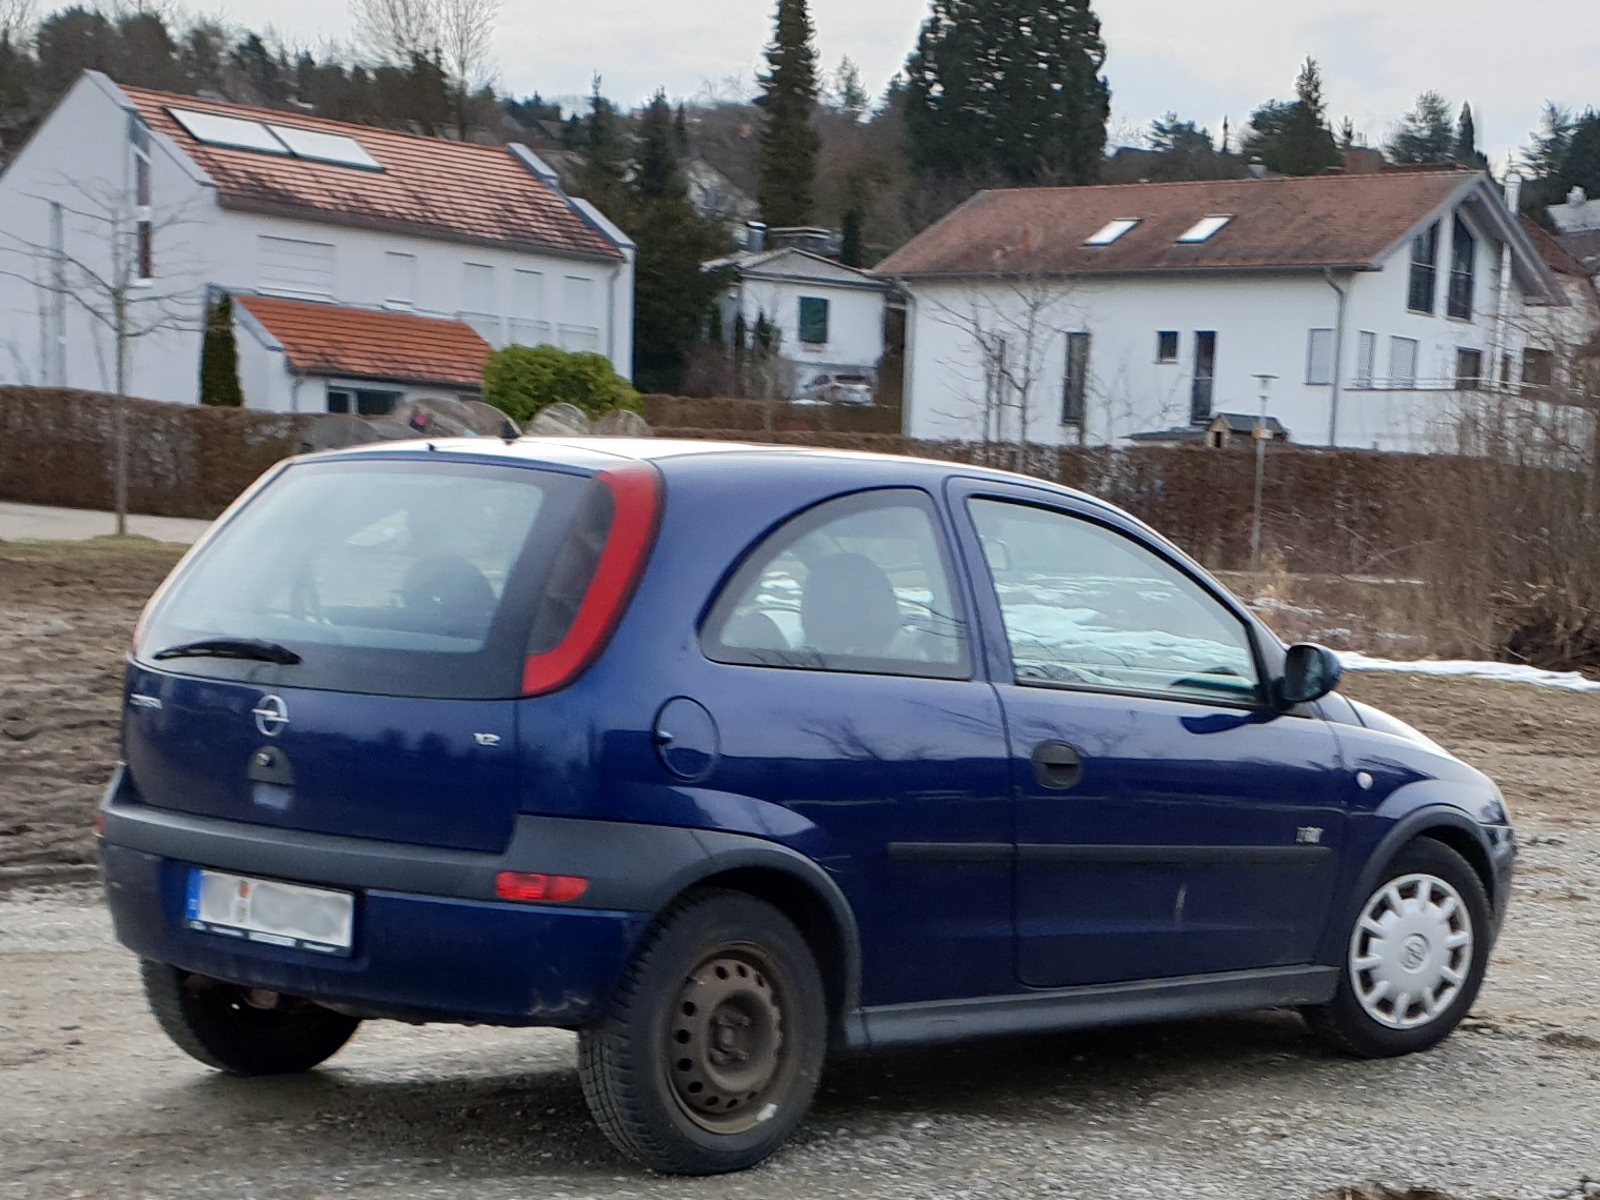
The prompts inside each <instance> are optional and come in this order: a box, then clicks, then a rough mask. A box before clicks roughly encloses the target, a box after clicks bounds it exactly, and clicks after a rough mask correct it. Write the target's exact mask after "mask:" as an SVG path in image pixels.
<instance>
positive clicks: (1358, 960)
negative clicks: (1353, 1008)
mask: <svg viewBox="0 0 1600 1200" xmlns="http://www.w3.org/2000/svg"><path fill="white" fill-rule="evenodd" d="M1471 963H1472V921H1471V918H1470V916H1469V915H1468V913H1467V908H1466V905H1465V904H1464V903H1463V902H1462V899H1461V895H1460V893H1459V892H1457V891H1456V889H1455V888H1453V887H1452V886H1450V884H1448V883H1446V882H1445V881H1444V880H1443V879H1440V878H1438V877H1437V876H1434V875H1405V876H1401V877H1400V878H1397V879H1391V880H1390V881H1389V882H1387V883H1385V884H1384V885H1383V886H1382V887H1380V888H1379V889H1378V890H1377V891H1376V892H1374V893H1373V895H1372V897H1371V899H1369V900H1368V901H1367V903H1366V907H1365V908H1363V909H1362V912H1361V918H1360V919H1359V920H1358V921H1357V922H1356V928H1355V932H1354V933H1353V934H1352V935H1351V938H1350V981H1351V983H1352V984H1353V986H1354V988H1355V993H1356V998H1357V999H1358V1000H1359V1001H1360V1003H1361V1007H1362V1009H1363V1010H1365V1012H1366V1014H1367V1015H1368V1016H1369V1017H1371V1018H1372V1019H1373V1020H1375V1021H1377V1022H1378V1023H1379V1024H1381V1025H1385V1026H1388V1027H1389V1028H1390V1029H1415V1028H1418V1027H1420V1026H1423V1025H1426V1024H1428V1023H1429V1022H1431V1021H1434V1020H1436V1019H1437V1018H1438V1017H1440V1016H1441V1015H1442V1014H1443V1013H1444V1012H1445V1010H1446V1009H1448V1008H1449V1007H1450V1005H1451V1004H1452V1003H1454V1001H1455V999H1456V997H1457V996H1458V995H1460V993H1461V988H1462V986H1463V985H1464V984H1465V983H1466V978H1467V972H1468V970H1469V969H1470V967H1471Z"/></svg>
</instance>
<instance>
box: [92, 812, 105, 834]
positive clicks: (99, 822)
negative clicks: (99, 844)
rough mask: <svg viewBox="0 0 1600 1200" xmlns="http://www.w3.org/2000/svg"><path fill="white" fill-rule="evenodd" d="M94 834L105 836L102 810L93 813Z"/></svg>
mask: <svg viewBox="0 0 1600 1200" xmlns="http://www.w3.org/2000/svg"><path fill="white" fill-rule="evenodd" d="M94 835H95V837H105V835H106V814H105V812H104V810H102V811H99V812H96V813H95V814H94Z"/></svg>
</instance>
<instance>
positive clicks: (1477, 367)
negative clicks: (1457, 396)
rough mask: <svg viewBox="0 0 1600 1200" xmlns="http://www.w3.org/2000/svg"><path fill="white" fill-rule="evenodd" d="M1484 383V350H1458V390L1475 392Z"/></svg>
mask: <svg viewBox="0 0 1600 1200" xmlns="http://www.w3.org/2000/svg"><path fill="white" fill-rule="evenodd" d="M1482 384H1483V351H1482V350H1457V351H1456V390H1457V391H1458V392H1475V391H1477V390H1478V388H1479V387H1480V386H1482Z"/></svg>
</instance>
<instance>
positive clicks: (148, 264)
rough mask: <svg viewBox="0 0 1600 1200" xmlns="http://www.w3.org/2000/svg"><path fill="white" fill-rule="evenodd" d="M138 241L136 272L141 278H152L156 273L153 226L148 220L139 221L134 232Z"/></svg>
mask: <svg viewBox="0 0 1600 1200" xmlns="http://www.w3.org/2000/svg"><path fill="white" fill-rule="evenodd" d="M135 236H136V238H137V241H138V255H139V262H138V272H139V278H140V279H141V280H149V279H154V278H155V274H156V247H155V228H154V227H153V226H152V225H151V224H150V222H149V221H140V222H139V224H138V226H137V228H136V234H135Z"/></svg>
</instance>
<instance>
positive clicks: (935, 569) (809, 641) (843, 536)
mask: <svg viewBox="0 0 1600 1200" xmlns="http://www.w3.org/2000/svg"><path fill="white" fill-rule="evenodd" d="M943 540H944V539H943V536H942V535H941V534H940V532H939V530H938V526H937V525H936V524H935V521H934V512H933V505H932V502H931V501H930V500H929V499H928V497H927V496H926V495H924V494H923V493H922V492H917V491H910V490H902V489H893V490H884V491H877V492H868V493H865V494H862V495H857V496H847V497H844V498H843V499H840V500H833V501H829V502H828V503H826V504H821V505H818V506H817V507H816V508H813V509H811V510H810V511H809V512H805V513H802V514H801V515H800V516H798V517H795V518H794V519H793V520H791V521H789V522H788V523H787V524H785V525H784V526H783V527H782V528H780V529H779V530H778V531H777V532H776V533H773V534H772V535H770V536H769V537H768V538H767V540H766V541H765V542H763V543H762V544H761V545H760V546H758V547H757V548H756V550H755V552H754V553H753V554H751V556H750V557H749V558H748V559H746V560H745V563H744V565H743V566H742V567H740V568H739V570H738V572H737V573H736V574H735V575H734V577H733V579H732V580H731V581H729V583H728V585H727V587H725V588H724V589H723V591H722V594H721V595H720V596H719V597H718V598H717V602H716V604H715V605H713V606H712V609H711V615H710V617H709V618H708V619H707V620H706V624H705V627H704V629H703V630H702V631H701V637H700V641H701V647H702V648H703V649H704V651H705V653H706V656H707V657H708V658H710V659H712V660H713V661H715V662H723V663H737V664H742V665H747V666H765V667H790V668H795V669H799V670H812V671H854V672H861V673H866V674H873V675H919V676H928V677H932V678H936V679H967V678H969V677H970V676H971V673H972V672H971V657H970V654H969V652H968V649H967V630H966V622H965V620H964V618H963V616H962V613H961V608H960V604H959V603H958V601H957V598H956V591H955V587H954V585H953V583H952V581H951V574H950V568H949V562H948V558H947V556H946V554H945V551H944V546H943Z"/></svg>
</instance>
